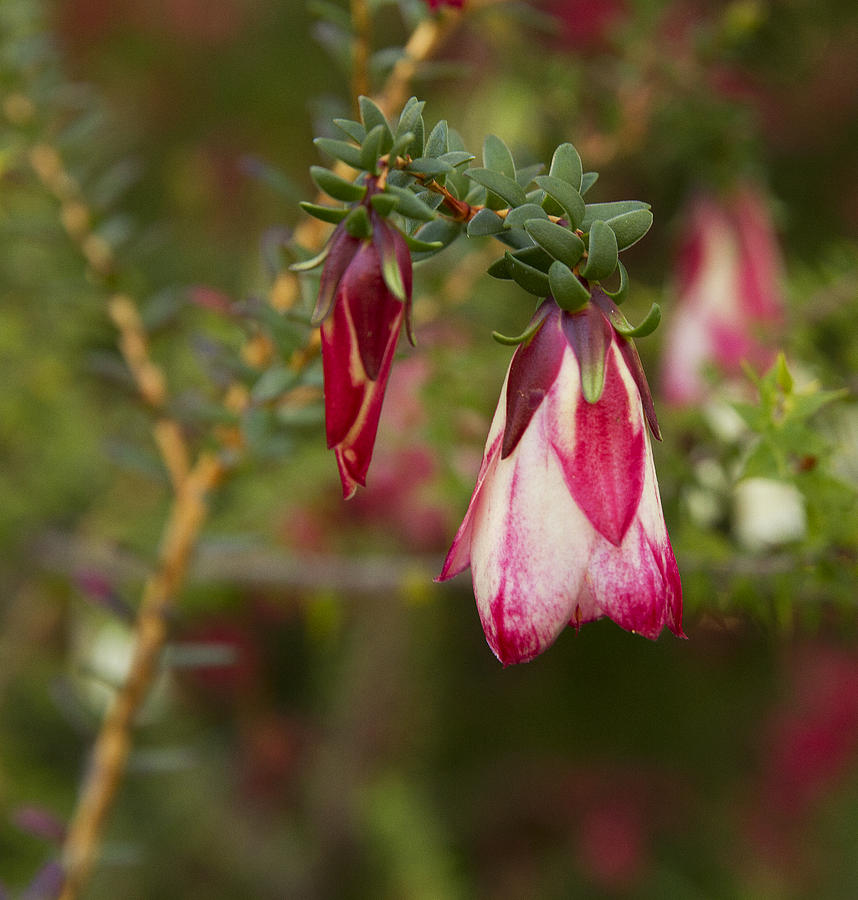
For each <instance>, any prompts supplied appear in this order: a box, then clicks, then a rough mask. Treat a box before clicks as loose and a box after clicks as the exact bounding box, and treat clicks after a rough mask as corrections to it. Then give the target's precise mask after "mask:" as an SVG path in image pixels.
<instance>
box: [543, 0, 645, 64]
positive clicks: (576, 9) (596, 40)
mask: <svg viewBox="0 0 858 900" xmlns="http://www.w3.org/2000/svg"><path fill="white" fill-rule="evenodd" d="M545 10H546V12H548V13H549V14H550V15H552V16H554V17H555V18H556V19H557V20H558V22H559V24H560V34H559V40H560V43H561V44H562V45H564V46H565V47H568V48H569V49H570V50H573V51H575V52H581V51H582V50H584V51H587V50H593V49H596V48H599V47H601V46H602V45H604V44H605V42H606V40H607V38H608V37H609V36H610V34H611V31H612V30H613V29H614V27H615V26H616V25H618V24H620V23H621V22H622V21H623V20H624V19H625V18H626V16H627V9H626V3H625V0H546V2H545Z"/></svg>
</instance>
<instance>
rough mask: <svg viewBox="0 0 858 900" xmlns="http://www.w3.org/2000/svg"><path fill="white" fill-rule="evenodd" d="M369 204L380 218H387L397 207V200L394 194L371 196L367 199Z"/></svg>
mask: <svg viewBox="0 0 858 900" xmlns="http://www.w3.org/2000/svg"><path fill="white" fill-rule="evenodd" d="M369 202H370V203H371V204H372V208H373V209H374V210H375V211H376V212H377V213H378V214H379V215H380V216H385V217H387V216H389V215H390V214H391V213H392V212H393V211H394V210H395V209H396V207H397V206H399V198H398V197H397V196H395V195H394V194H388V193H384V194H373V195H372V197H370V198H369Z"/></svg>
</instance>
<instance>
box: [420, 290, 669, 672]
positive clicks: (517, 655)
mask: <svg viewBox="0 0 858 900" xmlns="http://www.w3.org/2000/svg"><path fill="white" fill-rule="evenodd" d="M591 298H592V303H591V304H590V305H589V306H588V307H587V309H586V310H584V311H581V312H575V313H569V312H564V311H562V310H561V309H560V308H559V307H558V306H557V305H556V304H555V303H554V301H553V300H552V299H551V298H549V299H548V300H546V301H545V302H544V303H543V304H542V305H541V306H540V308H539V310H538V311H537V313H536V318H535V321H534V324H536V322H538V321H540V320H541V322H542V324H541V327H540V328H539V330H538V331H537V332H536V334H535V335H534V336H533V337H532V338H531V339H530V340H529V341H528V342H526V343H523V344H521V345H520V346H519V348H518V349H517V350H516V352H515V355H514V356H513V358H512V362H511V363H510V366H509V371H508V372H507V378H506V381H505V383H504V388H503V390H502V392H501V397H500V401H499V403H498V407H497V411H496V413H495V417H494V420H493V422H492V426H491V429H490V431H489V436H488V440H487V442H486V449H485V453H484V456H483V462H482V466H481V468H480V473H479V476H478V478H477V485H476V488H475V489H474V493H473V496H472V497H471V502H470V505H469V506H468V511H467V513H466V514H465V519H464V521H463V522H462V525H461V527H460V528H459V531H458V533H457V534H456V537H455V539H454V541H453V546H452V547H451V548H450V552H449V553H448V555H447V559H446V561H445V563H444V567H443V569H442V571H441V574H440V576H439V578H438V580H439V581H443V580H446V579H448V578H452V577H453V576H454V575H456V574H457V573H459V572H461V571H462V570H464V569H465V568H467V567H468V566H469V565H470V567H471V572H472V576H473V584H474V594H475V596H476V599H477V605H478V608H479V612H480V618H481V620H482V624H483V630H484V631H485V634H486V639H487V640H488V642H489V645H490V646H491V648H492V650H493V651H494V653H495V655H496V656H497V657H498V659H499V660H500V661H501V662H502V663H504V665H508V664H510V663H519V662H527V661H528V660H531V659H533V658H534V657H535V656H537V655H538V654H540V653H542V652H543V651H544V650H546V649H547V648H548V647H549V646H550V645H551V644H552V643H553V642H554V640H555V639H556V638H557V636H558V635H559V633H560V632H561V631H562V630H563V628H564V627H565V626H566V625H573V626H575V627H578V626H579V625H581V624H582V623H583V622H589V621H592V620H594V619H598V618H600V617H602V616H608V617H609V618H611V619H613V620H614V621H615V622H616V623H617V624H618V625H620V626H622V627H623V628H625V629H627V630H629V631H634V632H637V633H639V634H642V635H644V636H645V637H649V638H655V637H656V636H657V635H658V634H659V633H660V632H661V630H662V628H663V627H664V626H665V625H667V626H668V627H669V628H670V630H671V631H673V633H674V634H676V635H679V636H683V633H682V624H681V618H682V589H681V586H680V581H679V572H678V569H677V566H676V560H675V558H674V555H673V549H672V548H671V546H670V539H669V538H668V534H667V528H666V527H665V523H664V516H663V514H662V510H661V500H660V498H659V493H658V484H657V482H656V475H655V467H654V465H653V459H652V449H651V446H650V441H649V435H648V433H647V421H649V424H650V427H651V428H652V430H653V434H655V435H656V437H658V425H657V422H656V420H655V414H654V411H653V408H652V401H651V398H650V395H649V389H648V387H647V385H646V378H645V376H644V374H643V370H642V368H641V366H640V361H639V359H638V356H637V351H636V350H635V348H634V345H633V344H632V343H631V342H630V341H628V340H626V339H624V338H622V337H621V336H620V335H618V334H617V333H616V332H615V331H614V329H613V328H612V327H611V325H610V323H609V321H608V319H607V318H606V314H605V313H604V312H603V311H602V308H604V309H605V310H608V309H610V307H611V306H612V304H611V301H610V300H609V299H608V297H607V296H606V295H605V294H604V293H602V292H601V291H600V290H598V289H596V290H594V291H593V292H592V294H591ZM595 304H598V305H595ZM602 375H604V387H603V388H602V390H601V392H599V391H598V389H597V387H596V385H597V384H598V382H599V381H600V380H601V377H602ZM585 395H586V396H589V397H590V398H591V399H593V398H594V397H598V399H596V400H595V402H588V400H587V399H585Z"/></svg>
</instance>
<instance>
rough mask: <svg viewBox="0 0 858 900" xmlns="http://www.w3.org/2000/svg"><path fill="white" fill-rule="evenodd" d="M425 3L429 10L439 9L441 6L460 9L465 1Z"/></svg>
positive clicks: (449, 0)
mask: <svg viewBox="0 0 858 900" xmlns="http://www.w3.org/2000/svg"><path fill="white" fill-rule="evenodd" d="M426 2H427V4H428V5H429V9H431V10H436V9H440V8H441V7H442V6H453V7H455V8H456V9H462V7H464V5H465V0H426Z"/></svg>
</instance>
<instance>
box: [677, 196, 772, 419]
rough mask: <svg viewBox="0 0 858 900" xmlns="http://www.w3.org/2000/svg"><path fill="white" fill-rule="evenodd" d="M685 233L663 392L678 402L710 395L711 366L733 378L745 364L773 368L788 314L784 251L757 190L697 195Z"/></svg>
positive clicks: (698, 399)
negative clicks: (782, 283)
mask: <svg viewBox="0 0 858 900" xmlns="http://www.w3.org/2000/svg"><path fill="white" fill-rule="evenodd" d="M683 233H684V240H683V243H682V245H681V247H680V249H679V254H678V257H677V260H676V289H675V293H676V300H675V303H674V306H673V310H672V313H671V314H670V315H669V316H668V329H667V333H666V336H665V344H664V350H663V355H662V390H663V395H664V398H665V400H667V402H669V403H673V404H675V405H688V404H694V403H699V402H701V401H702V400H703V399H704V398H705V397H706V395H707V393H708V385H707V381H706V377H705V374H706V370H707V368H709V367H712V368H713V369H714V370H715V371H716V372H717V373H719V375H721V376H731V375H736V374H738V373H739V372H740V371H741V364H742V362H743V361H746V362H748V363H750V364H751V365H752V366H754V367H755V368H757V369H763V368H767V367H768V366H770V365H771V363H772V362H773V361H774V357H775V342H774V334H773V331H774V332H776V330H777V328H778V326H779V325H780V323H781V321H782V319H783V296H782V293H781V288H780V280H781V270H782V267H783V264H782V259H781V253H780V248H779V246H778V242H777V238H776V236H775V231H774V226H773V224H772V221H771V217H770V215H769V212H768V209H767V207H766V203H765V201H764V199H763V197H762V195H761V194H760V192H759V191H758V190H757V189H756V188H754V187H752V186H750V185H745V186H743V187H741V188H739V189H737V190H736V191H734V192H733V193H732V194H731V195H729V196H728V197H726V198H725V199H724V200H719V199H716V198H715V197H713V196H710V195H705V194H704V195H699V196H697V197H695V198H694V199H693V200H692V202H691V204H690V208H689V210H688V213H687V217H686V222H685V226H684V228H683ZM765 329H768V331H767V332H765V333H764V330H765Z"/></svg>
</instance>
